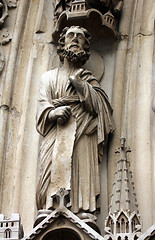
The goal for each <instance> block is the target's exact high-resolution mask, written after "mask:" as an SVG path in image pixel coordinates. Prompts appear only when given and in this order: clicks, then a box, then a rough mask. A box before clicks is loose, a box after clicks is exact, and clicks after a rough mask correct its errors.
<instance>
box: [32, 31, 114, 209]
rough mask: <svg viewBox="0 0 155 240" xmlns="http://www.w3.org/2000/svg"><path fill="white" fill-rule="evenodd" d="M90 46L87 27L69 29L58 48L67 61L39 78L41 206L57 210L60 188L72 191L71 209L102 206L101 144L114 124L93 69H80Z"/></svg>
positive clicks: (39, 206)
mask: <svg viewBox="0 0 155 240" xmlns="http://www.w3.org/2000/svg"><path fill="white" fill-rule="evenodd" d="M89 45H90V34H89V33H88V31H87V30H86V29H84V28H82V27H79V26H72V27H70V28H65V29H64V30H63V31H62V34H61V35H60V39H59V46H58V54H59V56H60V60H61V61H62V62H63V65H62V67H60V68H56V69H53V70H50V71H48V72H46V73H44V74H43V76H42V78H41V85H40V92H39V98H38V113H37V131H38V132H39V133H40V134H41V135H42V136H43V139H42V144H41V148H40V161H41V163H40V164H41V174H40V179H39V183H38V188H37V194H36V195H37V206H38V209H42V208H44V209H52V208H55V207H56V205H55V204H56V203H55V201H54V196H55V194H56V192H57V191H58V190H59V189H60V188H65V189H67V190H68V191H69V192H70V203H69V204H68V207H70V209H71V211H72V212H74V213H80V212H87V213H94V212H95V211H96V209H97V208H98V206H97V198H98V196H99V194H100V177H99V165H100V162H101V161H102V158H103V145H104V144H105V142H106V139H107V136H108V134H109V133H111V132H113V129H114V127H113V120H112V109H111V106H110V103H109V101H108V98H107V95H106V94H105V92H104V91H103V90H102V89H101V87H100V84H99V82H98V81H97V79H95V77H94V76H93V75H92V73H91V72H89V71H87V70H84V69H82V66H83V65H84V63H85V62H86V61H87V60H88V58H89V55H90V53H89Z"/></svg>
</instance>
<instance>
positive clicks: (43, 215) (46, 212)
mask: <svg viewBox="0 0 155 240" xmlns="http://www.w3.org/2000/svg"><path fill="white" fill-rule="evenodd" d="M51 213H52V210H47V209H41V210H39V211H38V214H37V218H36V220H35V222H34V225H33V228H35V227H36V226H37V225H38V224H39V223H40V222H42V221H43V220H44V219H45V218H46V217H47V216H48V215H49V214H51Z"/></svg>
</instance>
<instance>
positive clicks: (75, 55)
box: [58, 49, 90, 64]
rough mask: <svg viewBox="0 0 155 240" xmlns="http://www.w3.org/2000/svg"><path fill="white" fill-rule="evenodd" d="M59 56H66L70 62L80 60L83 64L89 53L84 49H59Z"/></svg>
mask: <svg viewBox="0 0 155 240" xmlns="http://www.w3.org/2000/svg"><path fill="white" fill-rule="evenodd" d="M58 54H59V56H60V57H61V58H62V59H64V58H67V59H68V60H70V61H71V62H74V63H76V62H82V64H85V62H86V61H87V60H88V58H89V56H90V53H89V52H86V51H79V52H74V51H71V50H65V49H63V51H61V53H58Z"/></svg>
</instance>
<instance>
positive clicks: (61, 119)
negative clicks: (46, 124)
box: [48, 106, 71, 124]
mask: <svg viewBox="0 0 155 240" xmlns="http://www.w3.org/2000/svg"><path fill="white" fill-rule="evenodd" d="M70 115H71V108H70V107H69V106H62V107H57V108H56V109H54V110H51V111H50V112H49V115H48V119H49V121H51V122H52V121H54V120H58V123H59V124H63V123H65V122H67V120H68V119H69V117H70Z"/></svg>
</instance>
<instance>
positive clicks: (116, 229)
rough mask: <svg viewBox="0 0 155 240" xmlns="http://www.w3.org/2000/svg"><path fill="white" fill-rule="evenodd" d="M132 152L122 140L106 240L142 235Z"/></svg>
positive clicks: (129, 239) (133, 239) (133, 238)
mask: <svg viewBox="0 0 155 240" xmlns="http://www.w3.org/2000/svg"><path fill="white" fill-rule="evenodd" d="M128 152H131V151H130V149H129V148H127V147H126V145H125V138H121V140H120V148H118V150H117V151H116V153H119V159H118V161H117V167H116V173H115V180H114V187H113V193H112V195H111V204H110V206H109V216H108V217H107V219H106V224H105V226H106V227H105V231H106V233H107V235H105V239H109V240H114V239H119V240H124V239H125V240H135V239H138V237H139V236H140V234H141V232H140V231H141V220H140V216H139V211H138V204H137V199H136V194H135V192H134V183H133V180H132V173H131V171H130V163H129V160H128V157H127V153H128Z"/></svg>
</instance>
